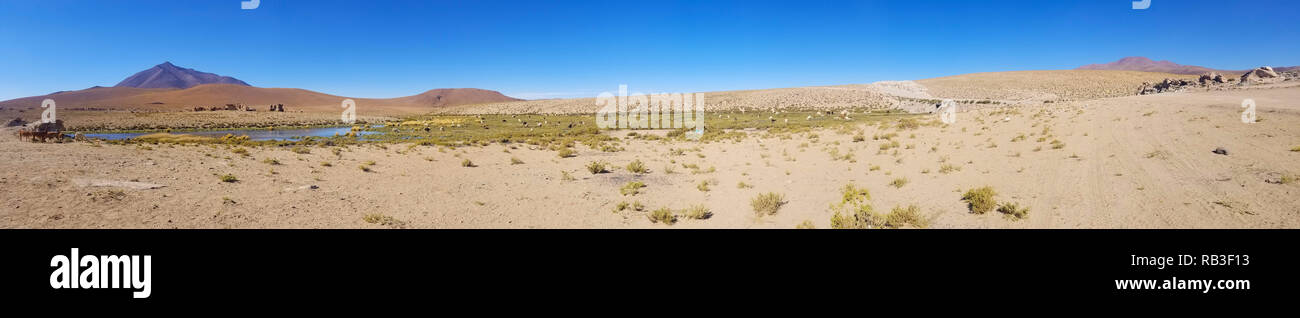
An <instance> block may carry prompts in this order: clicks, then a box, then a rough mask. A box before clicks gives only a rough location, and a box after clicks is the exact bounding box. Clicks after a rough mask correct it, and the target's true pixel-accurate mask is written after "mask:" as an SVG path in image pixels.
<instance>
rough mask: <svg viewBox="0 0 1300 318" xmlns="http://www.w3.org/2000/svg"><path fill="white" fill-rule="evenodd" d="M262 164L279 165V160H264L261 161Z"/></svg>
mask: <svg viewBox="0 0 1300 318" xmlns="http://www.w3.org/2000/svg"><path fill="white" fill-rule="evenodd" d="M262 163H265V164H268V165H272V166H275V165H279V164H280V160H279V159H275V158H266V159H262Z"/></svg>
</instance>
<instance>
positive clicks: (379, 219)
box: [361, 213, 406, 228]
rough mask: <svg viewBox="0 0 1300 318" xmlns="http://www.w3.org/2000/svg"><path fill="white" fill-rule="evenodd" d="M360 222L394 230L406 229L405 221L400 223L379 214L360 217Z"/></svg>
mask: <svg viewBox="0 0 1300 318" xmlns="http://www.w3.org/2000/svg"><path fill="white" fill-rule="evenodd" d="M361 220H362V221H365V222H366V223H370V224H379V225H383V226H391V227H396V228H403V227H406V222H405V221H400V220H398V219H395V218H393V217H391V216H387V215H383V214H379V213H371V214H366V215H365V216H363V217H361Z"/></svg>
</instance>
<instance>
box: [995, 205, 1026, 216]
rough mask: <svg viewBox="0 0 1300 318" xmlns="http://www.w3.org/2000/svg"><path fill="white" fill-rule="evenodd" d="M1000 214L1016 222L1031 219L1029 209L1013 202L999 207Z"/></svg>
mask: <svg viewBox="0 0 1300 318" xmlns="http://www.w3.org/2000/svg"><path fill="white" fill-rule="evenodd" d="M998 212H1001V213H1002V214H1005V215H1006V216H1007V217H1008V218H1014V219H1016V220H1022V219H1024V218H1027V217H1029V207H1023V208H1022V207H1020V206H1019V205H1018V204H1015V203H1012V202H1004V203H1002V205H1001V206H998Z"/></svg>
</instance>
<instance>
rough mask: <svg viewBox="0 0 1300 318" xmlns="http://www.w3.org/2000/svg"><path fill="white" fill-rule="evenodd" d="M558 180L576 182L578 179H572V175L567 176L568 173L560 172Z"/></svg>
mask: <svg viewBox="0 0 1300 318" xmlns="http://www.w3.org/2000/svg"><path fill="white" fill-rule="evenodd" d="M560 180H561V181H573V180H578V179H577V178H574V177H573V175H571V174H569V172H568V171H560Z"/></svg>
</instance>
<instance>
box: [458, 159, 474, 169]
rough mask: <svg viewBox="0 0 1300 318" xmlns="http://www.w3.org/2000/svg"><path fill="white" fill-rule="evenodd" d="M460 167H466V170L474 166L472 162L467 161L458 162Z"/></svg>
mask: <svg viewBox="0 0 1300 318" xmlns="http://www.w3.org/2000/svg"><path fill="white" fill-rule="evenodd" d="M460 166H461V167H466V168H473V167H475V166H474V162H473V161H469V159H465V160H461V161H460Z"/></svg>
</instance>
